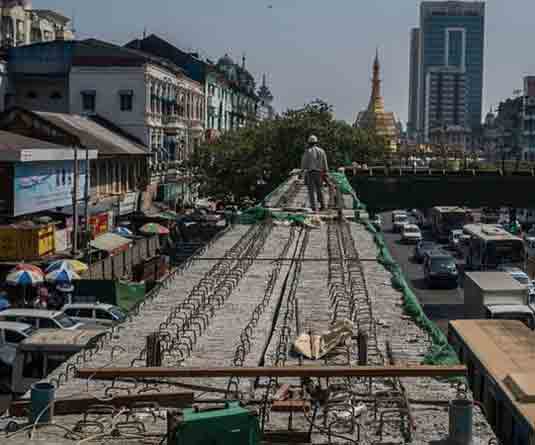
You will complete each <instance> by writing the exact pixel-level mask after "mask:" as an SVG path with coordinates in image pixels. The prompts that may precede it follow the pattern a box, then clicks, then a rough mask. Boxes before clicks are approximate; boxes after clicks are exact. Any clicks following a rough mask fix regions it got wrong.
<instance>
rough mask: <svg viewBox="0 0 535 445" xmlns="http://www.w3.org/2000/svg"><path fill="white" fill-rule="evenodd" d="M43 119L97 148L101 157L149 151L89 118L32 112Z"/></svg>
mask: <svg viewBox="0 0 535 445" xmlns="http://www.w3.org/2000/svg"><path fill="white" fill-rule="evenodd" d="M32 112H33V113H35V114H36V115H38V116H39V117H41V118H42V119H45V120H46V121H48V122H50V123H51V124H53V125H55V126H57V127H59V128H61V129H62V130H63V131H65V132H66V133H69V134H72V135H74V136H76V137H77V138H79V139H80V142H81V144H82V145H83V146H84V147H86V148H95V149H97V150H98V152H99V155H103V154H104V155H116V154H132V155H145V154H147V150H145V148H144V147H143V146H141V145H138V144H135V143H133V142H132V141H130V140H128V139H127V138H125V137H123V136H121V135H119V134H117V133H114V132H112V131H110V130H108V129H107V128H106V127H104V126H102V125H100V124H98V123H97V122H95V121H94V120H92V119H91V118H89V117H86V116H82V115H79V114H66V113H52V112H48V111H32Z"/></svg>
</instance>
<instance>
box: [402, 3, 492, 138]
mask: <svg viewBox="0 0 535 445" xmlns="http://www.w3.org/2000/svg"><path fill="white" fill-rule="evenodd" d="M419 30H420V31H419V42H418V46H419V58H418V65H419V69H418V93H417V97H418V111H417V128H416V130H417V132H418V134H419V136H420V138H421V139H423V141H425V142H427V140H428V139H429V133H428V130H429V128H427V133H426V127H425V124H426V121H428V120H429V117H428V109H427V107H426V106H427V103H426V98H427V97H428V92H427V79H428V76H427V74H428V72H429V71H430V70H433V69H436V68H437V67H447V68H454V69H457V70H459V71H460V72H463V73H465V76H466V79H465V84H466V109H467V125H468V127H469V128H470V129H471V131H474V130H475V129H478V128H479V127H480V125H481V112H482V96H483V58H484V57H483V56H484V41H485V4H484V3H482V2H461V1H446V2H422V3H421V5H420V28H419ZM413 80H414V76H413V77H412V79H411V81H413ZM414 98H415V95H414V91H413V94H412V96H411V100H414Z"/></svg>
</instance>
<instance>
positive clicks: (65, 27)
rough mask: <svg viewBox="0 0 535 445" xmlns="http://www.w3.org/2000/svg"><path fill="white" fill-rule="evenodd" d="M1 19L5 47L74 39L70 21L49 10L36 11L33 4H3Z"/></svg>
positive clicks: (11, 0) (23, 0) (6, 0)
mask: <svg viewBox="0 0 535 445" xmlns="http://www.w3.org/2000/svg"><path fill="white" fill-rule="evenodd" d="M0 17H1V23H0V46H2V47H12V46H20V45H27V44H29V43H35V42H48V41H51V40H71V39H73V38H74V35H73V30H72V29H71V27H70V21H71V20H70V19H69V18H68V17H65V16H63V15H62V14H60V13H58V12H55V11H51V10H49V9H33V8H32V5H31V0H0Z"/></svg>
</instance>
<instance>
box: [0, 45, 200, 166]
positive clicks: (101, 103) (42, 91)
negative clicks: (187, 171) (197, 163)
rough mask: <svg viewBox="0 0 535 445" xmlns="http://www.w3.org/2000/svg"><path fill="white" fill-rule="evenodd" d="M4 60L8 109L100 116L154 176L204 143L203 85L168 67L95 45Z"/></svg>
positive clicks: (34, 50)
mask: <svg viewBox="0 0 535 445" xmlns="http://www.w3.org/2000/svg"><path fill="white" fill-rule="evenodd" d="M43 55H45V56H46V57H43ZM8 59H9V73H10V81H9V92H8V96H9V97H8V101H7V102H8V105H9V106H12V105H16V106H20V107H23V108H27V109H30V110H37V111H52V112H59V113H76V114H84V115H98V116H102V117H104V118H106V119H108V120H109V121H111V122H113V123H114V124H115V125H117V126H118V127H120V128H121V129H123V130H124V131H126V132H128V133H129V134H131V135H133V136H135V137H136V138H138V139H139V140H141V141H142V143H143V144H144V145H145V146H146V147H149V149H150V152H151V155H152V168H153V170H161V171H164V170H165V169H166V168H167V164H168V163H169V162H176V161H178V162H180V161H184V160H185V159H187V158H188V156H189V155H190V154H191V152H192V151H193V150H194V147H195V146H197V145H198V144H199V143H200V141H201V140H202V138H203V130H204V128H203V123H204V120H205V97H204V92H203V86H202V85H201V84H200V83H199V82H196V81H194V80H192V79H190V78H189V77H187V76H186V75H185V73H184V72H183V70H181V69H180V68H178V67H177V66H175V65H173V64H172V63H171V62H166V61H164V60H161V59H158V58H155V57H153V56H150V55H147V54H145V53H141V52H139V51H135V50H131V49H127V48H122V47H119V46H115V45H111V44H109V43H106V42H101V41H97V40H85V41H80V42H52V43H46V44H36V45H30V46H26V47H24V48H14V49H12V50H10V52H9V57H8Z"/></svg>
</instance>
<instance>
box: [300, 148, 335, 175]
mask: <svg viewBox="0 0 535 445" xmlns="http://www.w3.org/2000/svg"><path fill="white" fill-rule="evenodd" d="M328 169H329V168H328V166H327V155H326V154H325V151H324V150H323V149H322V148H320V147H318V146H317V145H314V146H313V147H309V148H307V149H306V150H305V152H304V153H303V157H302V158H301V170H308V171H312V170H316V171H322V170H324V171H327V170H328Z"/></svg>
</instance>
